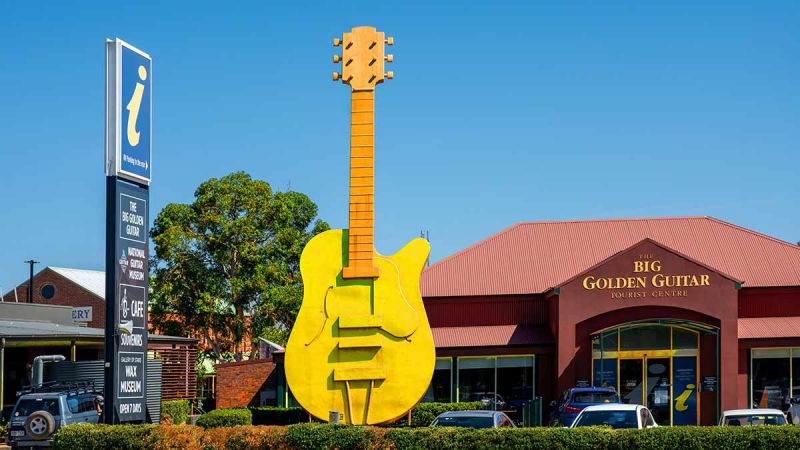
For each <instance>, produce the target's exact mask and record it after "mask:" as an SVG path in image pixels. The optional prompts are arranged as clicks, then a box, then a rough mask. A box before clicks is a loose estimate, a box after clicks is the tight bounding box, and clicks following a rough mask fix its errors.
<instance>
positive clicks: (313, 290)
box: [285, 230, 436, 425]
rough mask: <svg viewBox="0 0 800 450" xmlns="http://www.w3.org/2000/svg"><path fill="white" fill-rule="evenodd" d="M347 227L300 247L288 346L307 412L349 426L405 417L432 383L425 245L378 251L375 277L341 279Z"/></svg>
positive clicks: (293, 382)
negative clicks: (298, 289) (296, 305)
mask: <svg viewBox="0 0 800 450" xmlns="http://www.w3.org/2000/svg"><path fill="white" fill-rule="evenodd" d="M347 240H348V232H347V230H330V231H326V232H324V233H321V234H319V235H318V236H316V237H314V238H313V239H312V240H311V241H310V242H309V243H308V245H307V246H306V248H305V249H304V250H303V254H302V256H301V258H300V271H301V273H302V275H303V286H304V292H303V303H302V306H301V307H300V313H299V314H298V316H297V321H296V323H295V326H294V328H293V329H292V333H291V336H290V337H289V342H288V343H287V345H286V359H285V361H286V362H285V368H286V380H287V382H288V383H289V386H290V388H291V390H292V394H293V395H294V397H295V398H296V399H297V401H298V402H299V403H300V404H301V405H302V406H303V408H305V409H306V410H307V411H308V412H309V413H311V414H312V415H314V416H315V417H317V418H319V419H321V420H325V421H327V420H328V414H329V412H330V411H338V412H340V413H341V414H342V417H343V421H344V422H345V423H349V424H362V425H365V424H378V423H385V422H390V421H393V420H396V419H398V418H399V417H402V416H403V415H405V414H406V413H407V412H408V411H409V410H410V409H411V408H412V407H414V405H416V404H417V403H418V402H419V401H420V399H422V396H423V395H424V394H425V391H426V390H427V389H428V386H429V385H430V382H431V377H432V375H433V369H434V365H435V361H436V357H435V350H434V344H433V336H432V334H431V329H430V325H429V324H428V318H427V316H426V314H425V308H424V306H423V303H422V297H421V295H420V291H419V277H420V274H421V273H422V269H423V267H424V265H425V261H426V260H427V258H428V252H429V251H430V245H429V244H428V242H427V241H425V240H424V239H419V238H417V239H414V240H412V241H411V242H409V243H408V244H407V245H406V246H405V247H404V248H403V249H401V250H400V251H399V252H397V253H396V254H394V255H392V256H391V257H386V256H382V255H379V254H377V253H375V265H376V266H377V267H378V270H379V274H380V275H379V276H378V277H377V278H374V279H343V278H342V269H343V268H344V266H345V263H346V260H347V249H348V242H347Z"/></svg>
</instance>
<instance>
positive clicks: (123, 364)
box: [104, 39, 153, 423]
mask: <svg viewBox="0 0 800 450" xmlns="http://www.w3.org/2000/svg"><path fill="white" fill-rule="evenodd" d="M152 80H153V76H152V60H151V59H150V56H149V55H147V54H146V53H144V52H142V51H141V50H138V49H136V48H134V47H132V46H130V45H128V44H127V43H125V42H123V41H121V40H119V39H116V40H113V41H112V40H109V41H106V142H105V152H106V158H105V161H106V337H105V363H106V364H105V366H106V371H105V395H104V396H105V410H104V421H105V422H106V423H120V422H140V423H141V422H147V421H150V418H149V414H148V411H147V378H146V374H147V300H148V298H147V297H148V272H149V271H148V264H147V261H148V234H149V230H148V228H149V223H150V222H149V221H150V214H149V203H150V198H149V194H150V193H149V185H150V174H151V170H152V166H151V163H150V162H151V156H152V124H151V118H152V94H151V92H152V89H151V87H152Z"/></svg>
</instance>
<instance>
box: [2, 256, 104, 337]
mask: <svg viewBox="0 0 800 450" xmlns="http://www.w3.org/2000/svg"><path fill="white" fill-rule="evenodd" d="M46 284H52V285H53V286H54V287H55V289H56V292H55V296H53V298H51V299H46V298H43V297H42V293H41V292H42V286H44V285H46ZM33 286H34V290H33V303H41V304H45V305H61V306H91V307H92V321H91V322H88V326H90V327H93V328H105V326H106V323H105V310H106V306H105V300H103V299H101V298H99V297H97V296H96V295H94V294H93V293H91V292H89V291H87V290H86V289H84V288H82V287H81V286H79V285H78V284H76V283H74V282H72V281H70V280H68V279H66V278H64V277H62V276H61V275H59V274H58V273H56V272H54V271H53V270H51V269H49V268H45V269H43V270H42V271H40V272H39V273H37V274H36V275H34V277H33ZM17 299H18V300H19V301H20V302H27V301H28V281H27V280H26V281H25V282H24V283H22V284H20V285H19V286H17ZM3 301H6V302H13V301H14V291H13V290H11V291H10V292H7V293H6V295H5V296H4V297H3Z"/></svg>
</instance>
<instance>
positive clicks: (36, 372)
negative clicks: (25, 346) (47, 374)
mask: <svg viewBox="0 0 800 450" xmlns="http://www.w3.org/2000/svg"><path fill="white" fill-rule="evenodd" d="M65 359H66V358H64V356H63V355H41V356H37V357H36V358H33V376H32V377H31V378H32V380H31V384H32V385H34V386H41V385H42V383H43V382H44V363H46V362H60V361H64V360H65Z"/></svg>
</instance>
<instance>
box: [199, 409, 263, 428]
mask: <svg viewBox="0 0 800 450" xmlns="http://www.w3.org/2000/svg"><path fill="white" fill-rule="evenodd" d="M196 423H197V426H199V427H202V428H219V427H233V426H236V425H252V424H253V413H251V412H250V410H249V409H245V408H230V409H216V410H214V411H210V412H208V413H205V414H203V415H201V416H200V417H198V418H197V422H196Z"/></svg>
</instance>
